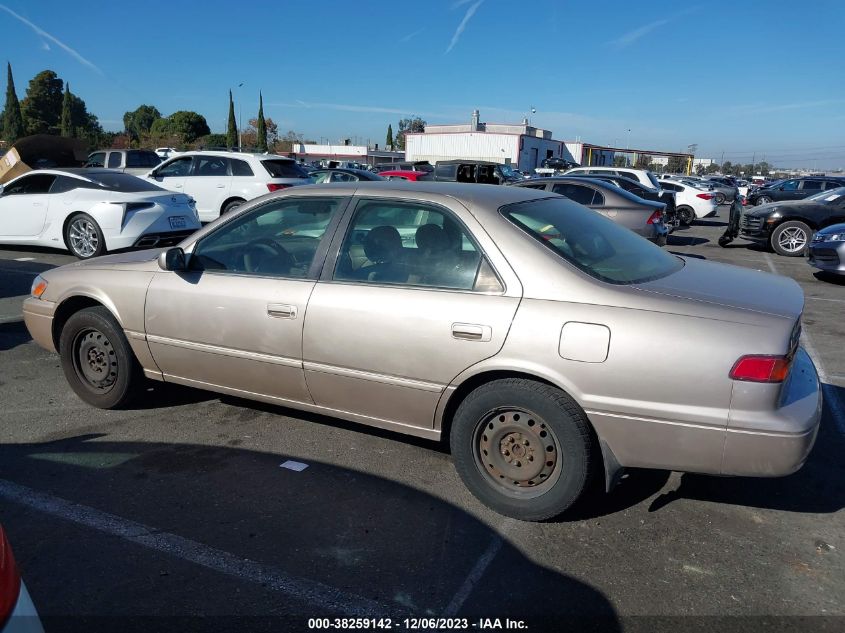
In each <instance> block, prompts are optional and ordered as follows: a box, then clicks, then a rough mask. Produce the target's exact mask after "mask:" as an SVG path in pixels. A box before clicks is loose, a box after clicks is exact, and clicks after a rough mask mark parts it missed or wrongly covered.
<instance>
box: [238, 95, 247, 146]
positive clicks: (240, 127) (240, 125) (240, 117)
mask: <svg viewBox="0 0 845 633" xmlns="http://www.w3.org/2000/svg"><path fill="white" fill-rule="evenodd" d="M244 83H245V82H243V81H242V82H241V83H239V84H238V88H241V87H242V86H243V85H244ZM241 101H242V100H241V91H240V90H238V151H239V152H242V151H243V146H242V140H243V134H244V131H243V123H244V119H243V107H244V106H243V103H241Z"/></svg>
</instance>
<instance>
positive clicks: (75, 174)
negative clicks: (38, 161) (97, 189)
mask: <svg viewBox="0 0 845 633" xmlns="http://www.w3.org/2000/svg"><path fill="white" fill-rule="evenodd" d="M37 174H48V175H51V176H71V177H72V178H79V179H80V180H88V181H90V180H91V179H90V178H89V176H96V175H97V174H123V172H121V171H117V170H115V169H105V168H103V167H50V168H48V169H33V170H31V171H28V172H26V173H23V174H21V175H20V176H18V177H17V178H15V179H14V180H17V179H18V178H23V177H24V176H32V175H37ZM123 175H125V176H132V174H123ZM132 177H133V178H134V177H135V176H132Z"/></svg>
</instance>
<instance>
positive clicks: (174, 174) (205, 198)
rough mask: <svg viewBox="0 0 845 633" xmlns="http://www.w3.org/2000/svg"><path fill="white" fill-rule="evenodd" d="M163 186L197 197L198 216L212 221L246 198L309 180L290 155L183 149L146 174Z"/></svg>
mask: <svg viewBox="0 0 845 633" xmlns="http://www.w3.org/2000/svg"><path fill="white" fill-rule="evenodd" d="M147 178H149V179H150V180H151V181H154V182H156V183H158V184H159V185H160V186H162V187H164V188H165V189H170V190H171V191H179V192H182V193H186V194H188V195H189V196H191V197H192V198H193V199H194V200H196V201H197V211H198V212H199V218H200V220H201V221H203V222H211V221H213V220H216V219H217V218H219V217H220V216H221V215H222V214H224V213H228V212H229V211H231V210H232V209H234V208H235V207H238V206H239V205H241V204H243V203H244V202H246V201H247V200H252V199H253V198H257V197H258V196H263V195H264V194H266V193H269V192H271V191H278V190H279V189H285V188H287V187H293V186H294V185H307V184H310V183H311V182H312V181H311V179H310V178H309V177H308V173H307V172H306V171H305V170H304V169H303V168H302V167H300V166H299V165H297V163H296V161H295V160H293V159H291V158H285V157H283V156H278V155H276V154H243V153H239V152H211V151H209V152H202V151H200V152H185V153H184V154H179V155H178V156H176V157H174V158H171V159H169V160H167V161H165V162H163V163H162V164H161V165H159V166H158V167H156V168H155V169H153V170H152V171H151V172H150V173H148V174H147Z"/></svg>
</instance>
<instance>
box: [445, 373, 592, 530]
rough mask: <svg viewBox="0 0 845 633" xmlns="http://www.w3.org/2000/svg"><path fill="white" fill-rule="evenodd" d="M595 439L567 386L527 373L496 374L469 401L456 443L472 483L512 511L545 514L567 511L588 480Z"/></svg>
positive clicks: (527, 517)
mask: <svg viewBox="0 0 845 633" xmlns="http://www.w3.org/2000/svg"><path fill="white" fill-rule="evenodd" d="M594 444H595V441H594V439H593V435H592V432H591V429H590V425H589V422H588V421H587V417H586V415H585V414H584V412H583V410H582V409H581V408H580V407H579V406H578V404H577V403H576V402H575V401H574V400H572V398H570V397H569V396H568V395H567V394H566V393H564V392H563V391H561V390H560V389H557V388H555V387H552V386H550V385H547V384H545V383H540V382H535V381H531V380H526V379H521V378H508V379H503V380H495V381H493V382H489V383H487V384H485V385H483V386H481V387H479V388H478V389H476V390H475V391H473V392H472V393H470V394H469V395H468V396H467V397H466V398H465V399H464V400H463V402H461V404H460V406H459V407H458V409H457V411H456V412H455V417H454V420H453V423H452V431H451V448H452V457H453V459H454V462H455V468H456V469H457V471H458V474H459V475H460V476H461V479H462V480H463V481H464V484H465V485H466V486H467V488H469V490H470V491H471V492H472V493H473V494H474V495H475V496H476V497H477V498H478V499H479V500H481V501H482V502H483V503H484V504H485V505H487V506H489V507H490V508H492V509H493V510H495V511H496V512H499V513H500V514H504V515H506V516H510V517H514V518H516V519H522V520H524V521H541V520H543V519H548V518H551V517H554V516H557V515H559V514H560V513H562V512H564V511H565V510H566V509H568V508H569V507H570V506H572V504H573V503H575V501H577V500H578V498H579V497H580V496H581V494H582V493H583V492H584V490H585V489H586V488H587V486H588V484H589V481H590V476H591V474H592V472H593V470H594V463H593V460H594V458H595V446H594Z"/></svg>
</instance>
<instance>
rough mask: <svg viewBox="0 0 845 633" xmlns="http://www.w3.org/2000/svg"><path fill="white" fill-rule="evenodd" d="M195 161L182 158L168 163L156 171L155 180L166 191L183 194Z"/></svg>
mask: <svg viewBox="0 0 845 633" xmlns="http://www.w3.org/2000/svg"><path fill="white" fill-rule="evenodd" d="M193 160H194V159H193V158H192V157H191V156H182V157H180V158H174V159H173V160H170V161H167V162H166V163H163V164H162V165H161V166H160V167H157V168H156V169H155V171H154V172H153V178H154V179H155V181H156V182H157V183H158V184H159V185H161V186H162V187H164V188H165V189H169V190H170V191H178V192H179V193H182V192H183V191H184V189H185V178H186V176H187V175H188V174H189V173H190V172H191V163H192V162H193ZM197 205H199V202H197Z"/></svg>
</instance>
